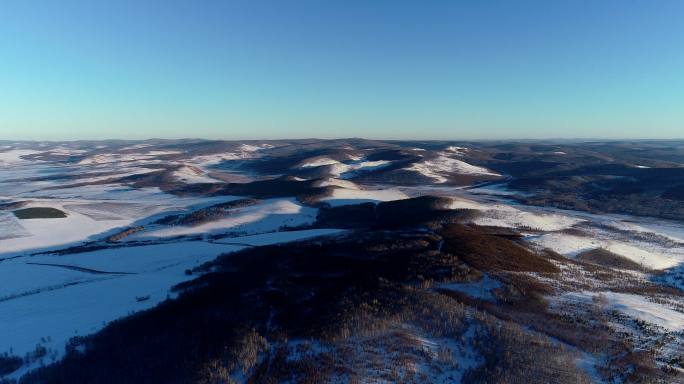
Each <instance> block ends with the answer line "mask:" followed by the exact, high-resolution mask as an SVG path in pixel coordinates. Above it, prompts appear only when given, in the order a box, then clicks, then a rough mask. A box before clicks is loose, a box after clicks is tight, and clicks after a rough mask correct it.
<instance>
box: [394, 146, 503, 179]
mask: <svg viewBox="0 0 684 384" xmlns="http://www.w3.org/2000/svg"><path fill="white" fill-rule="evenodd" d="M406 169H407V170H409V171H414V172H418V173H420V174H422V175H424V176H427V177H429V178H431V179H433V180H434V181H435V182H436V183H446V182H447V181H448V180H449V179H448V178H447V177H446V176H448V174H461V175H477V176H501V175H499V174H498V173H496V172H493V171H490V170H488V169H487V168H483V167H478V166H475V165H472V164H468V163H466V162H465V161H463V160H458V159H454V158H452V157H449V156H448V154H446V153H444V154H442V155H440V156H438V157H437V158H435V159H430V160H425V161H422V162H419V163H415V164H413V165H411V166H410V167H408V168H406Z"/></svg>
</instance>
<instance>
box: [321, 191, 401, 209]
mask: <svg viewBox="0 0 684 384" xmlns="http://www.w3.org/2000/svg"><path fill="white" fill-rule="evenodd" d="M406 198H408V196H407V195H406V194H404V193H403V192H401V191H399V190H396V189H377V190H369V189H364V190H361V189H348V188H335V189H334V190H333V192H332V194H331V195H330V196H326V197H325V198H323V199H321V201H323V202H326V203H328V204H330V205H331V206H333V207H337V206H341V205H349V204H361V203H378V202H381V201H393V200H402V199H406Z"/></svg>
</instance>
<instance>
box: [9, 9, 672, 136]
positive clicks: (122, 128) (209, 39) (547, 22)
mask: <svg viewBox="0 0 684 384" xmlns="http://www.w3.org/2000/svg"><path fill="white" fill-rule="evenodd" d="M350 136H358V137H370V138H416V139H440V138H443V139H462V138H464V139H474V138H484V139H491V138H555V137H565V138H572V137H609V138H620V137H652V138H671V137H679V138H682V137H684V1H680V0H671V1H668V0H644V1H633V0H615V1H608V0H606V1H604V0H586V1H584V0H572V1H560V0H559V1H554V0H539V1H511V0H501V1H494V0H471V1H456V0H454V1H447V0H445V1H418V0H416V1H410V2H409V1H399V0H395V1H372V0H371V1H353V0H341V1H333V0H331V1H324V0H320V1H283V0H273V1H258V0H247V1H228V0H225V1H209V0H207V1H202V0H197V1H190V0H186V1H174V0H159V1H149V0H148V1H146V0H135V1H129V0H116V1H99V0H88V1H86V0H82V1H75V0H59V1H58V0H45V1H34V0H4V1H2V8H1V10H0V139H3V138H7V139H79V138H88V139H91V138H148V137H169V138H177V137H206V138H226V139H234V138H288V137H350Z"/></svg>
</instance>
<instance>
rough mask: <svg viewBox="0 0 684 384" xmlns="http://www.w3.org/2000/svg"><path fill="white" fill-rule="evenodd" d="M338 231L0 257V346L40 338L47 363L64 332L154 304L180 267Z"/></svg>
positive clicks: (91, 327)
mask: <svg viewBox="0 0 684 384" xmlns="http://www.w3.org/2000/svg"><path fill="white" fill-rule="evenodd" d="M341 232H343V231H340V230H334V229H314V230H304V231H290V232H274V233H265V234H259V235H252V236H243V237H238V238H234V239H223V240H222V241H221V242H205V241H185V242H175V243H167V244H152V245H145V246H134V247H122V248H112V249H102V250H96V251H91V252H83V253H75V254H67V255H54V254H48V255H40V256H33V257H20V258H15V259H12V260H5V261H3V262H2V263H0V279H2V281H3V285H2V287H0V324H2V325H3V326H2V327H0V340H1V341H0V351H3V352H4V351H9V350H10V349H12V350H13V352H14V353H15V354H19V355H24V354H26V353H29V352H31V351H33V350H34V348H35V347H36V345H38V344H40V345H42V346H44V347H45V348H47V349H48V351H49V355H48V357H46V360H45V362H49V361H50V359H52V358H53V357H54V358H59V357H60V356H62V354H63V352H64V345H65V343H66V342H67V341H68V340H69V339H70V338H71V337H74V336H79V335H87V334H89V333H92V332H95V331H97V330H98V329H100V328H102V327H103V326H104V325H105V324H106V323H108V322H109V321H112V320H114V319H117V318H119V317H122V316H125V315H128V314H130V313H131V312H135V311H139V310H143V309H146V308H150V307H152V306H154V305H156V304H158V303H159V302H161V301H163V300H164V299H166V298H167V297H168V296H169V295H171V293H170V291H169V288H170V287H172V286H173V285H175V284H178V283H180V282H182V281H184V280H187V279H190V278H192V276H188V275H186V274H185V271H186V270H187V269H190V268H193V267H196V266H198V265H200V264H202V263H204V262H207V261H210V260H212V259H214V258H215V257H217V256H218V255H220V254H223V253H228V252H234V251H236V250H239V249H242V248H244V247H248V246H254V245H267V244H275V243H282V242H289V241H297V240H302V239H307V238H312V237H317V236H330V235H336V234H339V233H341ZM148 296H149V298H147V297H148ZM138 298H145V299H144V300H143V301H138Z"/></svg>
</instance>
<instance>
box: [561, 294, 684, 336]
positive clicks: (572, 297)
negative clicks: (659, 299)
mask: <svg viewBox="0 0 684 384" xmlns="http://www.w3.org/2000/svg"><path fill="white" fill-rule="evenodd" d="M560 300H562V301H567V302H576V303H581V304H585V305H588V304H592V303H595V305H597V306H599V307H600V308H601V309H602V310H604V311H618V312H620V313H622V314H623V315H625V316H628V317H630V318H632V319H637V320H641V321H644V322H646V323H649V324H653V325H657V326H659V327H662V328H665V329H667V330H671V331H681V330H683V329H684V313H682V312H679V311H675V310H674V309H671V308H668V307H667V306H665V305H663V304H658V303H654V302H652V301H649V300H648V298H646V297H644V296H640V295H633V294H627V293H617V292H600V293H596V292H570V293H567V294H565V295H563V296H561V298H560Z"/></svg>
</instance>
